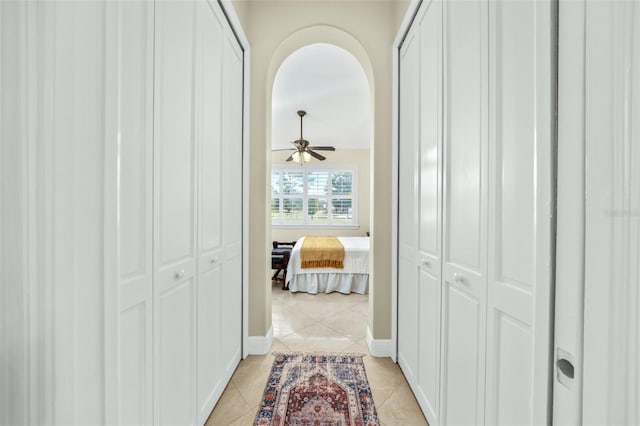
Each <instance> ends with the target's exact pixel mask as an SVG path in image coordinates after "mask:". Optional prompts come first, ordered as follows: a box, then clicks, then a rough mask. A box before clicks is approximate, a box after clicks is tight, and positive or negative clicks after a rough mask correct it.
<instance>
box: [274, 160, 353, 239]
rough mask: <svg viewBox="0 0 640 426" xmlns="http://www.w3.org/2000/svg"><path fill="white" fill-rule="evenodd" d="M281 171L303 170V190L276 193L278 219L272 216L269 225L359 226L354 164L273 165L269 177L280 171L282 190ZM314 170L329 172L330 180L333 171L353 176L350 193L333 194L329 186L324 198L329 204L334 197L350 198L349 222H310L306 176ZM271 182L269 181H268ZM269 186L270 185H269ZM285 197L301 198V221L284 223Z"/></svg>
mask: <svg viewBox="0 0 640 426" xmlns="http://www.w3.org/2000/svg"><path fill="white" fill-rule="evenodd" d="M283 171H291V172H300V171H302V172H303V179H304V184H303V192H302V194H295V195H293V194H292V195H289V194H286V195H285V194H282V193H280V194H278V198H279V199H280V205H279V207H280V209H279V212H280V220H279V222H275V221H274V219H273V217H272V219H271V226H272V227H273V228H286V229H291V228H319V229H331V228H339V229H359V228H360V226H359V224H358V222H359V221H358V219H359V210H358V201H359V200H358V196H359V194H358V166H356V165H351V164H339V165H336V164H333V165H328V164H326V165H325V164H313V165H309V164H305V165H302V166H301V165H299V164H295V165H273V166H272V167H271V175H270V179H273V173H274V172H280V175H279V176H280V183H279V184H280V189H281V192H282V172H283ZM316 171H322V172H326V171H328V172H329V180H331V177H332V175H333V174H334V173H340V172H350V173H351V174H352V176H353V178H352V181H351V182H352V183H351V195H342V194H340V195H333V194H332V193H331V186H330V187H329V194H327V195H326V198H327V199H328V203H329V204H331V202H332V200H334V199H336V200H337V199H351V222H338V223H334V222H331V221H329V222H328V223H326V224H320V223H314V222H310V221H309V217H308V214H307V212H308V206H309V194H308V191H309V181H308V176H309V173H312V172H316ZM270 184H271V183H270ZM269 187H270V188H271V186H269ZM273 198H274V197H273V193H270V194H269V203H271V202H272V199H273ZM285 198H302V212H303V220H301V221H295V222H287V223H284V222H283V206H284V203H283V201H282V200H284V199H285ZM312 198H317V197H316V196H313V197H312Z"/></svg>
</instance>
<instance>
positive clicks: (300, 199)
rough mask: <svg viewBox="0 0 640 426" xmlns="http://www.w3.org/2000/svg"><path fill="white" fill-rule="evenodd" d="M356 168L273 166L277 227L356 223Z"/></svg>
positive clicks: (273, 214)
mask: <svg viewBox="0 0 640 426" xmlns="http://www.w3.org/2000/svg"><path fill="white" fill-rule="evenodd" d="M356 178H357V170H356V168H355V167H341V168H326V167H324V168H323V167H310V166H305V167H301V166H293V167H291V166H273V170H272V172H271V223H272V225H275V226H331V227H335V226H356V225H357V224H358V223H357V222H358V214H357V199H358V198H357V196H356V193H355V192H356V191H355V188H356V187H357V185H356Z"/></svg>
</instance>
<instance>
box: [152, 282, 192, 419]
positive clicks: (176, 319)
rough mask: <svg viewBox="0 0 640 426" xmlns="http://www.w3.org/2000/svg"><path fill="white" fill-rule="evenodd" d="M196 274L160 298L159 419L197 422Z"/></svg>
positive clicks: (158, 350) (158, 341)
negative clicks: (195, 350) (195, 349)
mask: <svg viewBox="0 0 640 426" xmlns="http://www.w3.org/2000/svg"><path fill="white" fill-rule="evenodd" d="M194 290H195V285H194V279H193V277H192V278H190V279H187V280H184V281H182V282H180V283H179V284H178V285H175V286H171V288H169V289H168V290H166V291H164V292H162V294H161V295H160V297H159V298H158V303H157V304H156V309H157V311H158V316H157V320H156V327H157V328H158V330H159V332H158V334H157V342H156V345H157V352H156V364H157V368H156V375H155V379H156V394H155V396H156V399H155V404H156V422H155V423H157V424H161V425H187V424H193V423H195V416H194V414H195V404H194V401H195V395H194V373H195V365H194V359H193V358H194V357H193V355H194V335H193V334H194V333H193V332H194V330H195V321H194V315H193V313H194V312H195V310H196V306H195V303H194V301H195V297H194V296H195V291H194Z"/></svg>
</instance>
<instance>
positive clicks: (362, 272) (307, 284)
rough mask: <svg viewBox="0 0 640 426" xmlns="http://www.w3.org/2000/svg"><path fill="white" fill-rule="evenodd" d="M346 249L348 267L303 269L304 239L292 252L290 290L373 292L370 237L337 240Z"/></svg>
mask: <svg viewBox="0 0 640 426" xmlns="http://www.w3.org/2000/svg"><path fill="white" fill-rule="evenodd" d="M337 238H338V240H340V242H341V243H342V245H343V246H344V252H345V254H344V268H343V269H338V268H304V269H303V268H301V267H300V263H301V259H300V248H301V247H302V243H303V242H304V237H302V238H300V239H299V240H298V242H296V245H295V246H294V247H293V250H292V251H291V258H290V259H289V265H288V267H287V282H288V284H289V290H290V291H293V292H296V291H304V292H307V293H313V294H316V293H318V292H323V293H331V292H332V291H339V292H340V293H351V292H355V293H360V294H366V293H367V292H368V290H369V237H337Z"/></svg>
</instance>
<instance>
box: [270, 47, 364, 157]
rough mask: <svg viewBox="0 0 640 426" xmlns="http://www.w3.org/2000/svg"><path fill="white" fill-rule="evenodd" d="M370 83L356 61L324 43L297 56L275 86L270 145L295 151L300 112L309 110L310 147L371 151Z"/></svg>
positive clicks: (283, 68) (284, 66)
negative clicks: (324, 146) (293, 148)
mask: <svg viewBox="0 0 640 426" xmlns="http://www.w3.org/2000/svg"><path fill="white" fill-rule="evenodd" d="M369 93H370V92H369V83H368V81H367V77H366V75H365V73H364V70H363V69H362V66H361V65H360V63H359V62H358V60H357V59H356V58H355V57H354V56H353V55H351V54H350V53H349V52H347V51H346V50H344V49H342V48H339V47H336V46H333V45H330V44H324V43H318V44H311V45H308V46H305V47H303V48H301V49H299V50H297V51H295V52H293V53H292V54H291V55H290V56H289V57H288V58H287V59H285V61H284V62H283V63H282V65H281V66H280V69H279V70H278V73H277V74H276V78H275V81H274V84H273V95H272V120H273V121H272V132H271V146H272V148H273V149H277V148H291V147H293V145H292V144H291V142H292V141H294V140H296V139H298V138H299V137H300V118H299V117H298V115H297V114H296V111H298V110H305V111H306V112H307V115H306V116H305V117H304V130H303V131H304V134H303V136H304V138H305V139H307V140H308V141H309V143H310V144H311V145H316V146H323V145H332V146H334V147H335V148H336V150H339V149H368V148H369V147H370V143H371V112H370V111H371V103H370V94H369Z"/></svg>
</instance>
